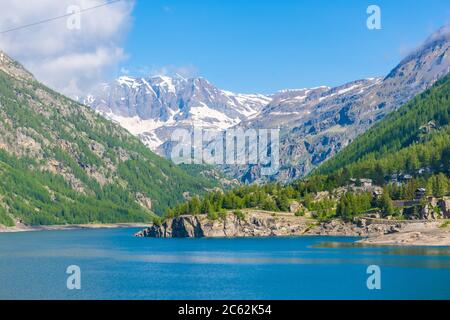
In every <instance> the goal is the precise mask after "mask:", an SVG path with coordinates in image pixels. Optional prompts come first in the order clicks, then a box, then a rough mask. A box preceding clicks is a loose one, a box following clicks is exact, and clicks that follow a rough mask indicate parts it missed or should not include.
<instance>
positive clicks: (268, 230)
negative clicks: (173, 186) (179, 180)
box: [136, 210, 450, 246]
mask: <svg viewBox="0 0 450 320" xmlns="http://www.w3.org/2000/svg"><path fill="white" fill-rule="evenodd" d="M304 235H317V236H319V235H322V236H323V235H327V236H355V237H362V238H364V239H362V240H360V241H359V242H361V243H364V244H374V245H438V246H449V245H450V226H445V222H444V220H387V219H371V218H359V219H356V220H355V221H353V222H343V221H341V220H339V219H333V220H331V221H327V222H318V221H317V220H315V219H312V218H308V217H299V216H296V215H294V214H293V213H287V212H286V213H285V212H283V213H280V212H278V213H274V212H268V211H260V210H248V211H245V213H244V214H243V215H241V216H238V215H235V214H233V213H231V212H230V213H228V214H227V215H226V217H225V218H223V219H216V220H210V219H208V217H207V216H206V215H196V216H193V215H183V216H179V217H175V218H170V219H166V220H165V221H163V222H162V223H160V224H153V225H151V226H149V227H148V228H146V229H144V230H142V231H140V232H138V233H136V236H137V237H151V238H218V237H288V236H304Z"/></svg>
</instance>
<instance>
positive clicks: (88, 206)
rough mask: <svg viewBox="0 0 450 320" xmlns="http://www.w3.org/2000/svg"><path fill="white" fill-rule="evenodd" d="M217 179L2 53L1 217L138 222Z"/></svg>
mask: <svg viewBox="0 0 450 320" xmlns="http://www.w3.org/2000/svg"><path fill="white" fill-rule="evenodd" d="M214 186H216V183H215V182H214V181H212V179H207V178H205V177H202V176H201V175H199V174H196V176H195V177H194V176H193V175H191V174H189V173H187V172H185V171H184V170H182V169H181V168H179V167H177V166H176V165H174V164H173V163H171V162H170V161H168V160H165V159H162V158H160V157H159V156H157V155H155V154H154V153H152V152H151V151H150V150H149V149H147V148H146V147H145V146H144V145H143V144H142V143H141V142H140V141H139V140H138V139H137V138H135V137H134V136H132V135H131V134H130V133H129V132H127V131H126V130H125V129H122V128H121V127H120V126H119V125H116V124H114V123H112V122H110V121H107V120H106V119H104V118H103V117H101V116H100V115H97V114H96V113H95V112H94V111H92V110H91V109H90V108H88V107H85V106H83V105H80V104H78V103H76V102H74V101H72V100H70V99H68V98H66V97H64V96H62V95H60V94H58V93H56V92H53V91H52V90H50V89H49V88H47V87H45V86H44V85H42V84H40V83H39V82H37V81H36V80H35V79H34V78H33V76H32V75H31V74H30V73H28V72H27V71H26V70H25V69H24V68H23V67H22V66H21V65H20V64H19V63H17V62H16V61H14V60H12V59H10V58H9V57H7V56H6V55H4V54H3V53H2V54H1V59H0V224H4V225H13V224H14V223H15V222H23V223H25V224H30V225H39V224H64V223H91V222H103V223H111V222H140V221H150V220H151V219H152V217H154V213H157V214H160V213H162V212H163V210H164V208H166V207H168V206H173V205H175V204H176V203H177V202H180V201H183V200H184V199H185V196H186V195H189V194H198V193H202V192H204V191H205V190H206V189H207V188H212V187H214Z"/></svg>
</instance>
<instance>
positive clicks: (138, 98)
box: [82, 76, 270, 154]
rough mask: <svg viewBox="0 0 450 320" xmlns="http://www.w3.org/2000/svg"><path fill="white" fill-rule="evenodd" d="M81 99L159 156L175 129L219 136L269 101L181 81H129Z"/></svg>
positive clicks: (106, 86) (197, 81) (103, 87)
mask: <svg viewBox="0 0 450 320" xmlns="http://www.w3.org/2000/svg"><path fill="white" fill-rule="evenodd" d="M94 91H95V94H91V95H89V96H87V97H85V98H84V99H83V101H82V102H84V103H85V104H87V105H89V106H91V107H92V108H93V109H94V110H96V111H98V112H100V113H101V114H103V115H104V116H106V117H107V118H109V119H112V120H114V121H116V122H118V123H119V124H121V125H122V126H123V127H124V128H126V129H128V130H129V131H130V132H131V133H133V134H135V135H136V136H138V137H139V138H140V139H141V140H142V141H143V142H144V143H145V144H146V145H147V146H148V147H150V148H151V149H152V150H154V151H157V152H159V153H160V154H164V153H165V152H164V146H163V144H164V143H165V142H168V141H169V140H170V136H171V133H172V132H173V131H174V130H175V129H177V128H188V129H189V128H191V127H192V126H195V127H197V128H205V129H214V130H224V129H227V128H230V127H233V126H235V125H237V124H239V123H240V122H241V121H242V120H245V119H248V118H251V117H253V116H255V115H256V114H258V112H259V110H260V109H261V108H262V107H263V106H264V105H266V104H267V103H268V102H269V101H270V98H269V97H267V96H264V95H246V94H234V93H232V92H229V91H224V90H220V89H218V88H216V87H215V86H213V85H212V84H210V83H209V82H208V81H207V80H206V79H203V78H192V79H184V78H182V77H181V76H176V77H173V78H171V77H167V76H155V77H149V78H132V77H127V76H123V77H120V78H118V79H116V80H115V81H113V82H112V83H109V84H107V83H105V84H102V85H100V87H99V88H98V89H96V90H94Z"/></svg>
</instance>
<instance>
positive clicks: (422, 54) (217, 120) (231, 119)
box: [84, 26, 450, 182]
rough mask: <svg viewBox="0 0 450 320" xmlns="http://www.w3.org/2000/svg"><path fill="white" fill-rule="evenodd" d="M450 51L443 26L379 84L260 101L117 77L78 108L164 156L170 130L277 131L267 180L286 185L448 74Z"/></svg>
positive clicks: (191, 84) (188, 82)
mask: <svg viewBox="0 0 450 320" xmlns="http://www.w3.org/2000/svg"><path fill="white" fill-rule="evenodd" d="M449 46H450V26H445V27H443V28H441V29H440V30H438V31H437V32H436V33H434V34H433V35H431V36H430V37H429V38H428V39H427V40H426V41H425V42H424V44H423V45H422V46H421V47H419V48H418V49H417V50H416V51H414V52H413V53H412V54H410V55H409V56H407V57H406V58H405V59H403V60H402V61H401V62H400V63H399V65H398V66H397V67H395V68H394V69H393V70H392V71H391V72H390V73H389V74H388V75H387V76H386V77H375V78H368V79H362V80H357V81H352V82H349V83H347V84H344V85H341V86H338V87H334V88H331V87H327V86H321V87H317V88H305V89H287V90H282V91H280V92H277V93H275V94H273V95H269V96H267V95H260V94H236V93H232V92H228V91H224V90H221V89H218V88H216V87H215V86H213V85H212V84H210V83H209V82H208V81H207V80H205V79H203V78H193V79H184V78H182V77H179V76H176V77H166V76H157V77H151V78H131V77H120V78H119V79H117V80H115V81H114V82H112V83H110V84H104V85H102V86H101V87H100V88H99V89H98V90H96V91H95V93H94V94H92V95H89V96H87V97H86V98H85V99H84V102H85V104H87V105H89V106H91V107H92V108H94V109H95V110H97V111H98V112H100V113H102V114H104V115H105V116H106V117H108V118H110V119H113V120H115V121H117V122H119V123H120V124H121V125H122V126H123V127H125V128H126V129H128V130H129V131H130V132H131V133H133V134H135V135H137V136H139V137H140V138H141V140H142V141H143V142H144V143H145V144H146V145H147V146H149V147H150V148H151V149H152V150H154V151H157V152H158V153H160V154H161V155H165V156H169V155H170V148H171V144H170V135H171V133H172V132H173V130H175V129H177V128H190V127H192V126H193V125H195V126H196V127H203V128H211V129H217V130H224V129H227V128H231V127H233V128H235V127H238V128H243V129H246V128H256V129H258V128H264V129H271V128H279V129H281V141H280V148H281V150H280V155H281V170H280V171H279V173H278V174H277V175H276V176H275V177H271V178H272V179H277V180H281V181H288V180H291V179H294V178H298V177H301V176H303V175H305V174H307V173H308V172H310V171H311V170H312V169H313V168H314V167H315V166H317V165H319V164H320V163H322V162H323V161H325V160H327V159H328V158H330V157H331V156H333V155H334V154H336V153H337V152H339V150H341V149H342V148H343V147H345V146H346V145H348V144H349V143H350V142H351V141H352V140H353V139H354V138H355V137H357V136H358V135H359V134H361V133H363V132H364V131H366V130H367V129H368V128H369V127H370V126H371V125H373V124H374V123H376V122H377V121H378V120H380V119H382V118H384V117H385V116H386V115H387V114H388V113H390V112H392V111H393V110H396V109H397V108H398V107H400V106H401V105H402V104H404V103H406V102H407V101H408V100H410V99H411V98H413V97H414V96H415V95H416V94H418V93H420V92H422V91H423V90H425V89H426V88H428V87H430V86H431V85H432V84H433V83H434V82H435V81H436V80H438V79H439V78H440V77H442V76H444V75H445V74H447V73H448V72H449V71H450V54H449ZM223 169H224V170H225V171H226V172H228V173H230V174H231V175H233V176H234V177H238V178H240V179H241V180H242V181H248V182H252V181H258V180H259V179H261V178H264V177H261V175H260V173H259V168H258V166H240V167H236V166H233V167H230V166H228V167H224V168H223Z"/></svg>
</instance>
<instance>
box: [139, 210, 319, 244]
mask: <svg viewBox="0 0 450 320" xmlns="http://www.w3.org/2000/svg"><path fill="white" fill-rule="evenodd" d="M313 225H314V221H313V220H311V219H306V218H303V217H296V216H295V215H294V214H290V213H278V214H277V215H274V214H273V213H269V212H263V211H249V212H246V213H245V214H244V217H243V218H242V217H238V216H236V215H234V214H233V213H229V214H228V215H227V216H226V218H225V219H217V220H210V219H208V217H207V216H206V215H198V216H187V215H186V216H180V217H176V218H173V219H168V220H166V221H164V222H163V223H162V224H160V225H152V226H150V227H148V228H147V229H145V230H142V231H140V232H138V233H137V234H136V236H139V237H153V238H202V237H208V238H209V237H211V238H215V237H268V236H295V235H302V234H305V233H306V232H307V231H308V230H309V229H310V228H311V227H312V226H313Z"/></svg>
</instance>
